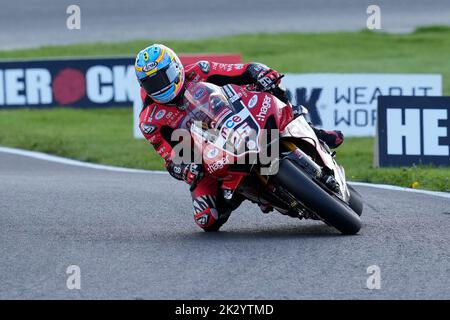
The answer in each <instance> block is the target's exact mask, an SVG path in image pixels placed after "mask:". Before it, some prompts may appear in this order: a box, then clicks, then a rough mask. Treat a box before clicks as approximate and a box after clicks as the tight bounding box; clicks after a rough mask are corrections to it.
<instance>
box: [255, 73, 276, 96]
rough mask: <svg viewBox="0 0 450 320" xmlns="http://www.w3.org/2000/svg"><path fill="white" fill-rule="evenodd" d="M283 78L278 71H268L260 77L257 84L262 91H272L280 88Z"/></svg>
mask: <svg viewBox="0 0 450 320" xmlns="http://www.w3.org/2000/svg"><path fill="white" fill-rule="evenodd" d="M282 77H283V76H282V75H281V74H280V73H278V71H275V70H272V69H268V70H265V71H262V72H261V73H260V74H259V75H258V78H257V79H256V83H257V86H258V88H259V89H260V90H261V91H271V90H274V89H275V88H277V87H278V85H279V84H280V81H281V78H282Z"/></svg>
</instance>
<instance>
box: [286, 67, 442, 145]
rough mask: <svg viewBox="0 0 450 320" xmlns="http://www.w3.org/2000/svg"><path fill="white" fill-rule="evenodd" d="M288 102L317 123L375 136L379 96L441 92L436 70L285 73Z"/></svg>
mask: <svg viewBox="0 0 450 320" xmlns="http://www.w3.org/2000/svg"><path fill="white" fill-rule="evenodd" d="M283 84H284V86H285V87H286V88H287V89H288V91H289V95H290V99H291V102H293V103H294V104H302V105H304V106H305V107H306V108H308V110H309V117H310V121H311V122H312V123H313V124H314V125H315V126H317V127H323V128H329V129H337V130H341V131H343V132H344V134H345V135H346V136H347V137H350V136H375V125H376V120H377V98H378V97H379V96H385V95H389V96H402V95H408V96H440V95H442V77H441V75H438V74H287V75H286V76H285V77H284V78H283Z"/></svg>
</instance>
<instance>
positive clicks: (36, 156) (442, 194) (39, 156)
mask: <svg viewBox="0 0 450 320" xmlns="http://www.w3.org/2000/svg"><path fill="white" fill-rule="evenodd" d="M0 152H4V153H9V154H14V155H19V156H25V157H30V158H34V159H39V160H45V161H50V162H56V163H61V164H67V165H72V166H78V167H84V168H90V169H98V170H107V171H114V172H124V173H151V174H167V172H166V171H158V170H142V169H130V168H122V167H115V166H107V165H102V164H94V163H89V162H83V161H78V160H72V159H67V158H63V157H58V156H52V155H49V154H46V153H42V152H36V151H28V150H22V149H16V148H7V147H0ZM349 183H350V184H351V185H354V186H361V187H369V188H376V189H384V190H393V191H403V192H410V193H421V194H426V195H430V196H436V197H443V198H447V199H450V193H447V192H437V191H428V190H419V189H410V188H404V187H398V186H391V185H387V184H373V183H365V182H351V181H349Z"/></svg>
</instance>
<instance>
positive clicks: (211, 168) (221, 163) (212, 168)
mask: <svg viewBox="0 0 450 320" xmlns="http://www.w3.org/2000/svg"><path fill="white" fill-rule="evenodd" d="M228 163H230V160H229V158H228V154H227V155H225V157H223V158H222V159H220V160H218V161H216V162H214V163H212V164H208V172H209V173H214V172H216V171H217V170H220V169H223V167H224V166H225V165H226V164H228Z"/></svg>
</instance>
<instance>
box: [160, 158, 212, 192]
mask: <svg viewBox="0 0 450 320" xmlns="http://www.w3.org/2000/svg"><path fill="white" fill-rule="evenodd" d="M167 171H168V172H169V174H170V175H171V176H172V177H174V178H175V179H177V180H183V181H185V182H186V183H187V184H189V185H191V186H193V185H194V186H195V185H196V184H197V182H198V181H200V180H201V178H202V177H203V174H204V173H203V168H202V166H201V165H198V164H195V163H190V164H175V163H173V162H170V163H169V164H168V165H167Z"/></svg>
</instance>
